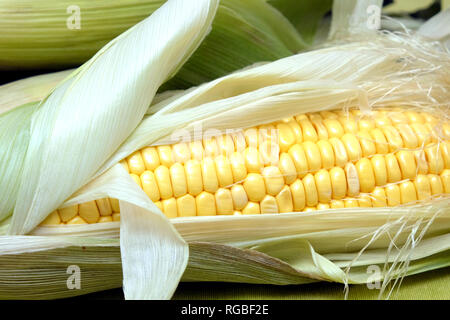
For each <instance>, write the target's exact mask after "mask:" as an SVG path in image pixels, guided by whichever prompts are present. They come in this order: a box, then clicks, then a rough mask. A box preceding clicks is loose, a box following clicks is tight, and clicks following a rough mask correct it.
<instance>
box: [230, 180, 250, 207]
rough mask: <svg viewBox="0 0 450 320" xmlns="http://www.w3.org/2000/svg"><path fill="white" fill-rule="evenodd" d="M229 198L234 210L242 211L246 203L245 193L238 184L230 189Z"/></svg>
mask: <svg viewBox="0 0 450 320" xmlns="http://www.w3.org/2000/svg"><path fill="white" fill-rule="evenodd" d="M231 197H232V198H233V204H234V208H235V209H237V210H241V209H243V208H244V207H245V206H246V205H247V203H248V197H247V193H246V192H245V189H244V187H243V186H242V185H240V184H235V185H234V186H232V187H231Z"/></svg>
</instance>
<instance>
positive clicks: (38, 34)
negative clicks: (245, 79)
mask: <svg viewBox="0 0 450 320" xmlns="http://www.w3.org/2000/svg"><path fill="white" fill-rule="evenodd" d="M164 2H165V1H164V0H114V1H111V0H100V1H94V2H93V1H89V0H82V1H78V2H77V3H76V4H75V3H73V1H69V0H63V1H57V2H48V1H44V0H38V1H36V0H20V1H13V2H11V1H8V0H3V1H0V29H2V30H3V31H4V32H3V33H2V36H0V48H1V49H0V69H3V70H18V69H49V70H52V69H53V70H55V69H61V68H70V67H75V66H79V65H80V64H82V63H84V62H85V61H87V60H88V59H89V58H91V57H92V56H93V55H94V54H95V53H96V52H97V51H98V50H99V49H100V48H101V47H103V46H104V45H106V44H107V43H108V42H109V41H110V40H112V39H113V38H114V37H116V36H118V35H119V34H121V33H122V32H124V31H125V30H127V29H128V28H130V27H132V26H133V25H135V24H136V23H138V22H139V21H142V20H143V19H144V18H146V17H147V16H148V15H150V14H151V13H152V12H154V11H155V10H156V9H157V8H159V7H160V6H161V5H162V4H163V3H164ZM309 2H311V3H312V1H308V3H309ZM294 5H295V4H292V5H291V6H294ZM77 8H78V9H77ZM77 10H78V11H77ZM310 11H311V12H314V11H315V7H314V5H312V6H311V8H310ZM77 17H79V18H80V19H79V26H77V25H76V24H75V23H74V21H75V20H74V19H75V18H77ZM317 19H320V15H319V16H317ZM78 27H79V28H78ZM313 32H314V30H311V31H309V30H308V31H307V32H306V33H307V34H310V33H313ZM43 39H45V40H43ZM306 47H307V44H306V42H305V41H303V39H302V37H301V36H300V34H299V33H298V32H297V30H296V29H295V28H294V27H293V26H292V25H291V24H290V23H289V21H288V20H287V19H286V18H285V17H284V16H283V15H282V14H280V12H278V11H277V10H276V9H275V8H274V7H272V6H270V5H269V4H267V3H266V2H265V1H264V0H249V1H245V2H242V1H237V0H224V1H221V3H220V7H219V10H218V12H217V15H216V17H215V20H214V22H213V28H212V31H211V33H210V34H209V35H208V37H207V38H206V39H205V41H204V42H203V43H202V45H201V46H200V48H199V49H198V50H197V52H196V53H195V55H194V56H192V58H191V59H190V61H189V63H187V64H185V65H184V67H183V69H182V70H180V72H179V73H178V75H177V76H176V77H175V79H173V80H172V81H171V82H170V83H168V84H166V86H165V88H188V87H190V86H192V85H198V84H200V83H203V82H205V81H209V80H212V79H215V78H217V77H220V76H223V75H225V74H228V73H230V72H232V71H234V70H237V69H240V68H242V67H245V66H247V65H249V64H252V63H255V62H258V61H273V60H276V59H279V58H282V57H285V56H288V55H291V54H293V53H296V52H298V51H299V50H302V49H305V48H306Z"/></svg>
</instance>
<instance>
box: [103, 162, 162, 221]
mask: <svg viewBox="0 0 450 320" xmlns="http://www.w3.org/2000/svg"><path fill="white" fill-rule="evenodd" d="M141 184H142V189H143V190H144V192H145V193H146V194H147V195H148V197H149V198H150V200H152V201H153V202H155V201H158V200H159V199H160V198H161V195H160V194H159V188H158V183H157V182H156V177H155V174H154V173H153V172H152V171H148V170H147V171H144V172H143V173H142V174H141ZM99 209H100V208H99ZM100 213H101V211H100ZM102 215H103V214H102Z"/></svg>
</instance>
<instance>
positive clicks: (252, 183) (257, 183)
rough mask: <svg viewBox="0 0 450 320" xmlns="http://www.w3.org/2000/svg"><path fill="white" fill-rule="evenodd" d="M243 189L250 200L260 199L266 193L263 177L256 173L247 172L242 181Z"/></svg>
mask: <svg viewBox="0 0 450 320" xmlns="http://www.w3.org/2000/svg"><path fill="white" fill-rule="evenodd" d="M244 189H245V192H247V196H248V198H249V199H250V201H261V200H262V199H263V198H264V196H265V195H266V187H265V184H264V179H263V177H262V176H261V175H260V174H258V173H249V174H248V175H247V178H246V179H245V181H244Z"/></svg>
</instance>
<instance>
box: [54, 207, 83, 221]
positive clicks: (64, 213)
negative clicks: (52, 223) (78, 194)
mask: <svg viewBox="0 0 450 320" xmlns="http://www.w3.org/2000/svg"><path fill="white" fill-rule="evenodd" d="M58 213H59V216H60V218H61V220H62V222H67V221H69V220H71V219H72V218H73V217H75V216H76V215H77V214H78V205H77V204H76V205H73V206H69V207H65V208H60V209H58Z"/></svg>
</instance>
